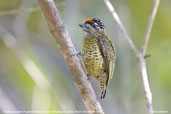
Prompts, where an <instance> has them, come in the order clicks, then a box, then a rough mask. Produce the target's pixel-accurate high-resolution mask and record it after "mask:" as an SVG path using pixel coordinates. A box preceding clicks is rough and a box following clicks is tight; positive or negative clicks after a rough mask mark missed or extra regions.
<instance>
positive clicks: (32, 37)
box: [0, 0, 171, 114]
mask: <svg viewBox="0 0 171 114" xmlns="http://www.w3.org/2000/svg"><path fill="white" fill-rule="evenodd" d="M152 1H153V0H111V2H112V4H113V5H114V6H115V8H116V11H117V12H118V14H119V16H120V18H121V20H122V22H123V24H124V25H125V27H126V29H127V30H128V32H129V34H130V36H131V37H132V38H133V39H132V40H133V41H134V43H135V45H136V46H137V48H138V49H139V50H140V49H141V45H142V42H143V39H144V35H145V31H146V27H147V21H148V18H149V15H150V12H151V9H152V4H153V3H152ZM55 3H56V6H57V8H58V10H59V11H60V14H61V17H62V19H63V21H64V23H65V25H66V27H67V29H68V31H69V34H70V35H71V38H72V41H73V43H74V45H75V46H76V48H77V50H80V46H81V41H82V40H83V32H82V30H81V28H80V27H79V26H78V24H80V23H83V22H84V20H85V19H86V18H88V17H97V18H100V19H101V20H102V21H103V22H104V24H105V25H106V31H107V33H108V34H109V35H110V37H111V38H112V41H113V42H114V44H115V47H116V51H117V59H116V69H115V73H114V78H113V80H112V81H111V83H110V85H109V88H108V90H107V95H106V98H105V99H104V100H100V103H101V105H102V107H103V109H104V112H105V113H106V114H114V113H115V114H145V113H146V105H145V100H144V95H143V88H142V82H141V77H140V73H139V70H138V68H137V62H136V58H135V56H134V55H133V53H132V51H131V50H130V48H129V46H128V44H127V42H126V41H125V39H124V38H123V37H124V36H123V34H122V33H121V32H120V31H119V30H118V26H117V25H116V23H115V22H114V21H113V19H112V16H111V14H110V13H109V11H108V9H107V8H106V6H105V4H104V2H103V0H55ZM170 6H171V1H170V0H161V3H160V6H159V9H158V12H157V16H156V20H155V22H154V26H153V30H152V33H151V36H150V40H149V45H148V49H147V54H150V55H151V57H150V58H148V59H146V62H147V72H148V78H149V83H150V87H151V91H152V94H153V107H154V110H155V111H167V113H171V98H170V95H171V7H170ZM90 82H91V84H92V86H93V88H94V90H95V92H96V96H97V98H98V99H99V97H100V89H99V88H98V86H97V82H96V81H95V80H94V79H93V78H91V80H90ZM76 110H77V111H82V110H86V108H85V106H84V104H83V101H82V99H81V97H80V95H79V93H78V91H77V89H76V87H75V85H74V81H73V79H72V76H71V73H70V71H69V69H68V68H67V66H66V63H65V61H64V59H63V56H62V55H61V52H60V50H59V49H58V47H57V45H56V42H55V40H54V38H53V37H52V36H51V34H50V32H49V30H48V27H47V23H46V21H45V19H44V17H43V15H42V14H41V11H40V9H39V7H38V4H37V1H36V0H0V113H1V114H2V113H5V112H4V111H76ZM6 113H8V112H6ZM41 113H42V114H43V112H41ZM51 113H52V112H51ZM58 113H59V112H58Z"/></svg>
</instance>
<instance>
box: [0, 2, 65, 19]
mask: <svg viewBox="0 0 171 114" xmlns="http://www.w3.org/2000/svg"><path fill="white" fill-rule="evenodd" d="M64 4H65V2H60V3H56V6H63V5H64ZM39 10H40V9H39V8H37V7H35V8H25V9H13V10H7V11H0V16H6V15H16V14H18V13H30V12H33V11H39Z"/></svg>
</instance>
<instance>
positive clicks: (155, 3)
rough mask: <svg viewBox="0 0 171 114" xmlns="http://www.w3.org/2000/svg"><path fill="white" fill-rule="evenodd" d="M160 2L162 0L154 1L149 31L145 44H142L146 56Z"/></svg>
mask: <svg viewBox="0 0 171 114" xmlns="http://www.w3.org/2000/svg"><path fill="white" fill-rule="evenodd" d="M159 3H160V0H154V2H153V10H152V12H151V16H150V18H149V21H148V26H147V31H146V34H145V38H144V42H143V45H142V53H143V55H144V56H145V54H146V50H147V45H148V41H149V37H150V33H151V30H152V26H153V23H154V19H155V16H156V13H157V9H158V6H159Z"/></svg>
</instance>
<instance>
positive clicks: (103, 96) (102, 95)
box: [100, 87, 107, 99]
mask: <svg viewBox="0 0 171 114" xmlns="http://www.w3.org/2000/svg"><path fill="white" fill-rule="evenodd" d="M106 89H107V88H106V87H105V88H104V89H103V90H102V92H101V97H100V99H104V98H105V95H106Z"/></svg>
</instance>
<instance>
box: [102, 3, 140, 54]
mask: <svg viewBox="0 0 171 114" xmlns="http://www.w3.org/2000/svg"><path fill="white" fill-rule="evenodd" d="M104 2H105V4H106V6H107V8H108V9H109V11H110V12H111V13H112V16H113V19H114V20H115V22H116V23H117V24H118V26H119V28H120V30H121V31H122V32H123V34H124V36H125V37H124V38H126V40H127V41H128V44H129V46H130V47H131V49H132V51H133V52H134V54H136V53H137V49H136V47H135V45H134V43H133V42H132V40H131V37H130V36H129V35H128V32H127V31H126V29H125V27H124V26H123V24H122V22H121V20H120V18H119V16H118V14H117V13H116V11H115V9H114V7H113V6H112V4H111V2H110V1H109V0H104Z"/></svg>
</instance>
